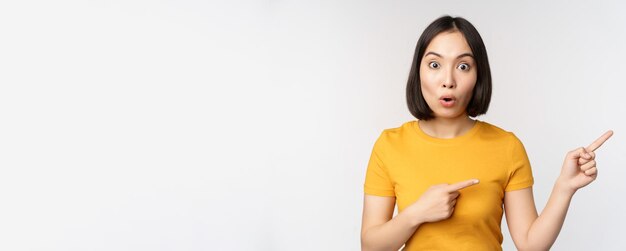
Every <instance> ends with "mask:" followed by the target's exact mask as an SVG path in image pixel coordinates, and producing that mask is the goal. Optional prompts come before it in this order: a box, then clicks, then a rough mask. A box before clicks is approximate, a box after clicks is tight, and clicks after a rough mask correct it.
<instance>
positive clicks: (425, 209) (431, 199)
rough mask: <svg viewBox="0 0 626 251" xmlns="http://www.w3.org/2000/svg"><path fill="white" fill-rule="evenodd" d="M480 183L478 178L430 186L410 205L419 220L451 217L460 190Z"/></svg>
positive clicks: (427, 220) (428, 220) (434, 220)
mask: <svg viewBox="0 0 626 251" xmlns="http://www.w3.org/2000/svg"><path fill="white" fill-rule="evenodd" d="M476 184H478V180H477V179H471V180H466V181H461V182H459V183H455V184H451V185H448V184H439V185H434V186H431V187H429V188H428V190H426V192H424V194H422V196H421V197H420V198H419V199H418V200H417V201H416V202H415V203H413V204H412V205H411V206H410V207H413V210H414V212H415V215H416V216H417V217H418V219H419V222H421V223H423V222H436V221H441V220H445V219H448V218H450V216H451V215H452V212H454V206H455V205H456V200H457V198H458V197H459V190H461V189H463V188H466V187H469V186H473V185H476Z"/></svg>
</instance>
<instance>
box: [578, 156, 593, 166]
mask: <svg viewBox="0 0 626 251" xmlns="http://www.w3.org/2000/svg"><path fill="white" fill-rule="evenodd" d="M589 161H592V160H591V159H585V158H580V159H578V165H580V166H582V165H584V164H587V163H589Z"/></svg>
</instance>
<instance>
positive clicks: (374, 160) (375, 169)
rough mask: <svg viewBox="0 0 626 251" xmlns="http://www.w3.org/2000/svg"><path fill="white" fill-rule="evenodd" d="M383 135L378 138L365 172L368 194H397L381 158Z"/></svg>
mask: <svg viewBox="0 0 626 251" xmlns="http://www.w3.org/2000/svg"><path fill="white" fill-rule="evenodd" d="M381 138H382V135H381V137H379V138H378V140H376V143H374V147H373V149H372V154H371V155H370V160H369V163H368V165H367V171H366V173H365V184H364V191H365V193H366V194H370V195H377V196H395V191H394V188H393V184H392V182H391V179H390V178H389V173H388V171H387V169H386V168H385V165H384V164H383V162H382V161H381V159H380V151H381V150H382V149H380V148H381V147H380V144H381Z"/></svg>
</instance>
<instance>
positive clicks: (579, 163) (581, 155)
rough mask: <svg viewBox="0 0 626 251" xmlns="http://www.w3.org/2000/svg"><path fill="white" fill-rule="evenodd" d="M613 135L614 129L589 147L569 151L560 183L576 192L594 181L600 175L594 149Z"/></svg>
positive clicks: (570, 190)
mask: <svg viewBox="0 0 626 251" xmlns="http://www.w3.org/2000/svg"><path fill="white" fill-rule="evenodd" d="M612 135H613V131H608V132H606V133H604V134H603V135H602V136H600V138H598V139H597V140H596V141H594V142H593V143H591V145H589V146H588V147H580V148H577V149H575V150H572V151H570V152H568V153H567V155H566V156H565V161H564V162H563V167H562V168H561V175H560V176H559V179H558V182H559V184H560V185H562V186H564V188H565V189H567V190H568V191H569V192H571V193H574V192H576V191H577V190H578V189H580V188H583V187H585V186H586V185H589V183H591V182H593V181H594V180H595V179H596V177H597V176H598V168H597V167H596V160H595V158H596V154H595V153H594V151H595V150H596V149H598V147H600V146H601V145H602V144H603V143H604V142H605V141H606V140H607V139H609V138H610V137H611V136H612Z"/></svg>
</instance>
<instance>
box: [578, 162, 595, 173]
mask: <svg viewBox="0 0 626 251" xmlns="http://www.w3.org/2000/svg"><path fill="white" fill-rule="evenodd" d="M595 166H596V161H595V160H592V161H589V163H587V164H584V165H582V166H581V167H580V170H581V171H583V172H584V171H587V170H589V169H591V168H592V167H595Z"/></svg>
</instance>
